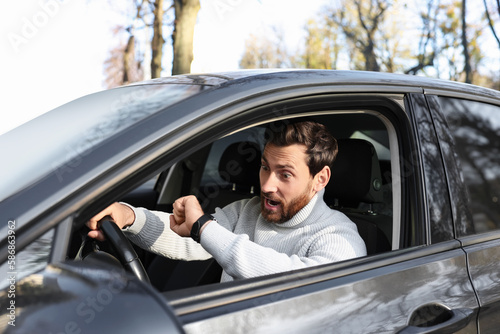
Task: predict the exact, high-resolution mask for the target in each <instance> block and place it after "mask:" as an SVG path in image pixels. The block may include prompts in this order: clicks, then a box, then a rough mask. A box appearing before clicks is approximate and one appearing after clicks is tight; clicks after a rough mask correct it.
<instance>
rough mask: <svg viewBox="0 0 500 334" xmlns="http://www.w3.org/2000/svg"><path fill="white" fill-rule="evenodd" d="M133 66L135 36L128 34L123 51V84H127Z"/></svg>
mask: <svg viewBox="0 0 500 334" xmlns="http://www.w3.org/2000/svg"><path fill="white" fill-rule="evenodd" d="M133 66H135V38H134V35H130V37H129V38H128V42H127V46H126V47H125V50H124V52H123V78H122V81H123V84H128V83H129V81H130V80H131V78H132V67H133Z"/></svg>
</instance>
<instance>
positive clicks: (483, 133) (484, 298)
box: [428, 96, 500, 333]
mask: <svg viewBox="0 0 500 334" xmlns="http://www.w3.org/2000/svg"><path fill="white" fill-rule="evenodd" d="M468 98H469V99H466V98H465V97H464V98H460V99H459V98H456V97H446V96H439V97H437V96H432V97H429V98H428V99H429V101H430V103H431V104H432V105H434V106H435V108H434V114H435V119H436V120H438V121H437V122H436V124H437V127H438V129H439V130H440V131H439V134H440V140H441V142H442V145H443V147H444V150H446V151H447V152H448V154H447V158H446V159H445V161H446V163H447V166H446V168H447V170H448V175H449V176H448V177H449V179H450V188H451V192H452V194H453V195H454V201H453V203H454V212H456V214H455V225H456V230H457V234H458V236H459V238H460V241H461V242H462V244H463V246H464V250H465V251H466V253H467V261H468V264H469V271H470V275H471V279H472V282H473V284H474V289H475V290H476V292H477V295H478V299H479V303H480V305H481V308H480V312H479V320H478V329H479V331H480V332H481V333H496V332H498V328H499V327H500V284H499V282H500V206H499V204H498V199H499V198H500V182H499V180H500V172H499V170H500V160H499V156H500V154H499V153H500V152H499V147H500V145H499V138H500V106H499V105H498V104H499V103H498V102H496V105H495V104H494V103H495V101H473V100H470V97H468ZM486 102H489V103H486Z"/></svg>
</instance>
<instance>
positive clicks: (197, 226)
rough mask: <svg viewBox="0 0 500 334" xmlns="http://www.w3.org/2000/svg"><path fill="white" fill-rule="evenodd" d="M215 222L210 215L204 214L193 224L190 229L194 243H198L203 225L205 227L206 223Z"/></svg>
mask: <svg viewBox="0 0 500 334" xmlns="http://www.w3.org/2000/svg"><path fill="white" fill-rule="evenodd" d="M211 220H215V219H214V217H213V216H212V215H210V214H204V215H203V216H201V217H200V218H198V220H197V221H196V222H195V223H194V224H193V227H191V238H193V240H194V241H196V242H198V243H199V242H200V231H201V228H202V227H203V225H205V224H206V223H207V222H209V221H211Z"/></svg>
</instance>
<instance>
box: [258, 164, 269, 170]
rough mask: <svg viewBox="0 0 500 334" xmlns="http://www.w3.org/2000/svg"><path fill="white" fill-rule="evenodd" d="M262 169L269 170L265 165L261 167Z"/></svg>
mask: <svg viewBox="0 0 500 334" xmlns="http://www.w3.org/2000/svg"><path fill="white" fill-rule="evenodd" d="M260 168H262V170H268V169H269V168H267V166H265V165H260Z"/></svg>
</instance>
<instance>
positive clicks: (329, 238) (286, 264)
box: [201, 222, 366, 279]
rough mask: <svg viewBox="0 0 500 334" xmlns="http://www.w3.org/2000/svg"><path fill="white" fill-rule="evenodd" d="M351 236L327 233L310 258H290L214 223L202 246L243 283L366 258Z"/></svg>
mask: <svg viewBox="0 0 500 334" xmlns="http://www.w3.org/2000/svg"><path fill="white" fill-rule="evenodd" d="M349 234H350V232H347V235H343V233H339V231H334V230H331V231H327V230H324V231H322V232H321V233H318V235H316V236H312V237H311V240H310V243H309V245H308V249H309V250H308V252H307V255H305V256H299V255H296V254H293V255H287V254H285V253H280V252H278V251H276V250H274V249H272V248H269V247H264V246H261V245H258V244H256V243H255V242H253V241H250V240H249V237H248V236H247V235H245V234H240V235H237V234H234V233H232V232H230V231H228V230H227V229H225V228H224V227H222V226H220V225H219V224H217V223H216V222H211V223H210V224H208V225H207V226H206V227H205V229H204V230H203V233H202V237H201V243H202V245H203V247H204V248H205V249H206V250H207V251H208V252H209V253H211V254H212V255H213V257H214V258H215V259H216V260H217V262H218V263H219V264H220V265H221V266H222V268H224V271H225V272H226V273H227V274H229V275H230V276H232V277H233V278H234V279H241V278H250V277H256V276H262V275H269V274H275V273H279V272H285V271H289V270H294V269H301V268H305V267H310V266H315V265H320V264H325V263H332V262H336V261H343V260H347V259H350V258H354V257H358V256H363V255H366V250H365V246H364V243H363V241H362V240H361V238H359V239H358V238H356V236H354V238H351V237H350V236H349ZM350 239H353V240H350Z"/></svg>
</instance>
